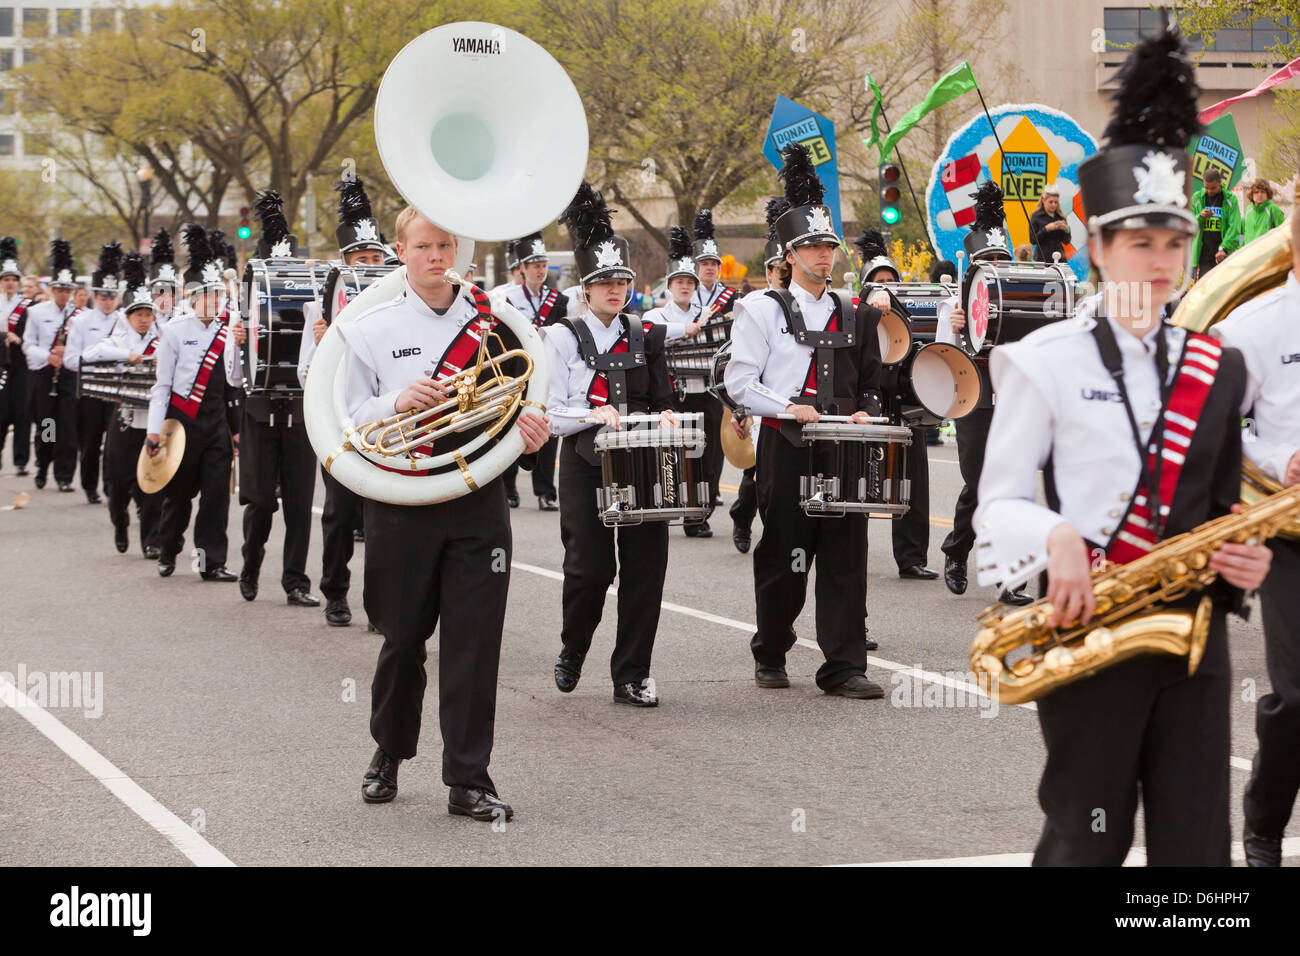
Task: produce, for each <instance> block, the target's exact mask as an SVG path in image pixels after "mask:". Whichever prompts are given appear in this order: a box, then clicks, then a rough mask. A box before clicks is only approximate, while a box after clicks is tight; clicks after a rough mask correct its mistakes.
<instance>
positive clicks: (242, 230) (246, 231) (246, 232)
mask: <svg viewBox="0 0 1300 956" xmlns="http://www.w3.org/2000/svg"><path fill="white" fill-rule="evenodd" d="M252 234H253V230H252V229H250V228H249V227H248V226H240V227H239V232H238V236H239V238H240V239H247V238H248V237H249V236H251V235H252Z"/></svg>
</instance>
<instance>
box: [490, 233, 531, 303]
mask: <svg viewBox="0 0 1300 956" xmlns="http://www.w3.org/2000/svg"><path fill="white" fill-rule="evenodd" d="M518 242H519V240H518V239H511V240H510V241H509V242H507V243H506V274H507V279H506V281H505V282H500V283H497V284H496V285H494V286H493V287H492V289H491V291H492V292H498V291H500V292H508V291H510V290H511V289H513V288H514V287H515V286H517V285H519V283H520V282H522V281H523V267H522V266H521V265H520V263H519V251H518V249H517V248H516V246H517V244H518Z"/></svg>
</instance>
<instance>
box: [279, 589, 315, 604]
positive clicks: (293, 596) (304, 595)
mask: <svg viewBox="0 0 1300 956" xmlns="http://www.w3.org/2000/svg"><path fill="white" fill-rule="evenodd" d="M286 600H287V601H288V602H289V603H290V604H292V605H293V606H294V607H320V598H318V597H317V596H316V595H314V594H310V593H308V591H307V589H306V588H294V589H293V590H292V591H290V592H289V593H288V595H287V596H286Z"/></svg>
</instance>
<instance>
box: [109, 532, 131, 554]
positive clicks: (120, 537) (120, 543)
mask: <svg viewBox="0 0 1300 956" xmlns="http://www.w3.org/2000/svg"><path fill="white" fill-rule="evenodd" d="M113 544H114V546H115V547H116V548H117V553H118V554H126V549H127V548H129V547H130V546H131V539H130V538H128V537H127V535H126V529H125V528H114V529H113Z"/></svg>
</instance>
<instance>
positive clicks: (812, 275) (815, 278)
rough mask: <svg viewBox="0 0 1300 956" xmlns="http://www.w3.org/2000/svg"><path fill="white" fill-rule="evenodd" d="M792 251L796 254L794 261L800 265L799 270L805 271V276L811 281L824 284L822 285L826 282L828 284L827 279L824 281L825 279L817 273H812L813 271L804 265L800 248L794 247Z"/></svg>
mask: <svg viewBox="0 0 1300 956" xmlns="http://www.w3.org/2000/svg"><path fill="white" fill-rule="evenodd" d="M790 251H791V252H792V253H793V254H794V261H795V262H797V263H799V268H800V269H802V270H803V271H804V275H806V276H807V277H808V278H809V279H811V280H812V281H813V282H820V283H822V284H825V282H826V280H825V279H823V278H822V277H821V276H819V275H818V274H817V273H815V272H813V271H812V270H811V269H809V268H808V267H807V266H806V265H804V261H803V257H802V256H800V255H799V247H798V246H793V247H792V248H791V249H790Z"/></svg>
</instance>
